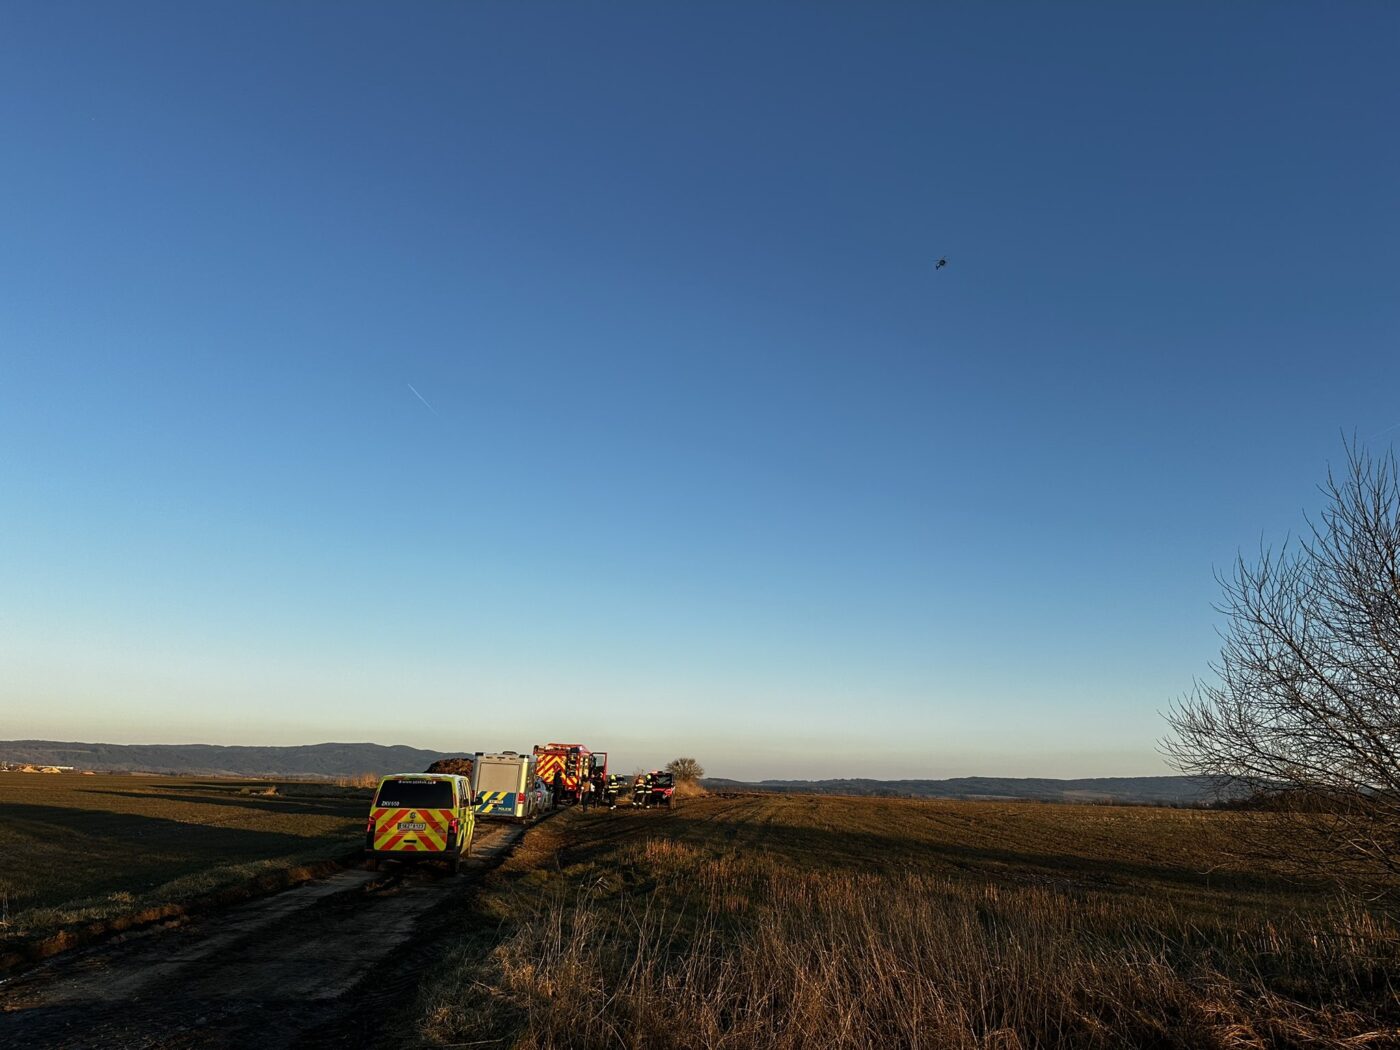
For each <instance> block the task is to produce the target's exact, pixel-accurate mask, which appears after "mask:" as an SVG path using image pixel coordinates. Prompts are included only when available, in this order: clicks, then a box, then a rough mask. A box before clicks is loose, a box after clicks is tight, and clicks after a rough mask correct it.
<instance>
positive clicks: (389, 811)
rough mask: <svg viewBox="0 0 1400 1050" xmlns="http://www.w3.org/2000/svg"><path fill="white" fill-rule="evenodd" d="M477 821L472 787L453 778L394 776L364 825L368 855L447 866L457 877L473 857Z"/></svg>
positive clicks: (377, 793) (382, 783)
mask: <svg viewBox="0 0 1400 1050" xmlns="http://www.w3.org/2000/svg"><path fill="white" fill-rule="evenodd" d="M475 831H476V815H475V814H474V813H473V812H472V791H471V785H470V784H469V783H468V781H467V778H466V777H462V776H457V775H456V774H454V773H394V774H392V775H390V776H387V777H385V778H384V779H383V780H381V781H380V782H379V788H378V790H377V791H375V793H374V805H373V806H372V807H371V808H370V811H369V821H368V823H366V825H365V855H366V856H367V857H368V858H369V860H370V863H371V864H377V863H378V862H379V861H381V860H399V861H413V860H436V861H445V862H446V863H447V865H448V867H449V868H451V869H452V870H453V871H457V872H460V871H461V870H462V862H463V861H464V860H465V859H466V857H467V854H468V853H469V852H471V846H472V834H473V833H474V832H475Z"/></svg>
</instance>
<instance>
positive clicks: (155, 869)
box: [0, 773, 369, 956]
mask: <svg viewBox="0 0 1400 1050" xmlns="http://www.w3.org/2000/svg"><path fill="white" fill-rule="evenodd" d="M273 789H274V786H273V785H271V784H270V783H269V782H267V781H261V782H257V781H238V780H200V779H186V778H179V777H154V776H152V777H142V776H78V775H53V774H49V775H45V774H33V773H0V815H2V816H3V819H0V857H3V858H4V859H5V863H4V865H3V867H0V923H3V925H0V956H3V955H5V954H6V952H5V949H6V947H7V945H10V946H12V945H14V944H15V943H17V942H32V941H33V940H34V939H35V938H42V937H46V936H52V935H55V934H60V935H61V934H62V933H63V932H64V931H71V930H73V929H75V928H79V927H84V926H91V925H95V924H101V923H104V922H109V921H112V920H115V919H118V918H120V917H127V918H129V917H133V916H134V917H140V916H142V915H143V914H144V915H145V916H146V917H155V916H157V915H159V914H161V913H171V912H172V911H173V910H174V909H178V908H179V907H181V906H183V905H184V904H185V903H187V902H189V901H191V900H193V899H195V898H198V897H200V896H202V895H206V894H210V893H213V892H217V891H221V890H227V889H229V888H230V887H236V886H240V885H245V884H249V883H251V882H252V881H253V880H255V879H258V878H271V877H274V876H277V875H285V874H286V873H287V872H288V870H289V869H295V868H297V867H302V866H309V867H311V868H313V869H314V866H315V865H316V864H317V862H323V861H326V860H328V859H330V858H334V857H338V856H342V855H344V854H346V853H347V852H349V851H351V850H353V849H355V848H357V847H358V846H359V845H360V838H359V833H360V832H361V831H362V829H363V827H364V814H365V808H366V805H367V800H368V797H369V796H368V792H364V791H351V790H346V789H340V788H336V787H333V786H330V785H318V784H280V785H276V786H275V790H276V792H277V793H276V794H266V793H265V792H268V791H269V790H273Z"/></svg>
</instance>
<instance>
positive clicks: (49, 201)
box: [0, 3, 1400, 777]
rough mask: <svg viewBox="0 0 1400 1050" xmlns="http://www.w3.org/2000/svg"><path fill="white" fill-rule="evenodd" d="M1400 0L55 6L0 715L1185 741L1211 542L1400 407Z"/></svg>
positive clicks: (432, 735) (34, 128)
mask: <svg viewBox="0 0 1400 1050" xmlns="http://www.w3.org/2000/svg"><path fill="white" fill-rule="evenodd" d="M1398 37H1400V11H1397V10H1396V9H1395V8H1394V7H1392V6H1390V5H1384V4H1355V5H1350V6H1340V7H1339V6H1337V5H1328V4H1314V5H1245V4H1232V5H1223V4H1197V5H1191V4H1162V5H1155V6H1154V5H1147V4H1132V5H1105V4H1089V5H1083V6H1080V7H1075V6H1074V5H1069V4H1059V5H1030V4H1024V5H1018V4H978V5H973V4H948V5H923V4H795V5H786V4H763V3H759V4H755V3H742V4H737V3H736V4H729V5H725V4H703V5H701V4H696V5H655V4H622V3H618V4H560V5H549V4H543V3H531V4H483V3H473V4H450V5H449V4H424V5H417V6H413V5H395V6H392V7H391V6H386V5H345V4H334V5H332V4H329V3H321V4H316V3H308V4H298V5H284V4H261V5H259V4H201V5H183V4H166V5H139V4H125V5H99V4H92V5H82V6H80V5H72V4H44V5H27V6H26V7H24V8H22V9H16V10H13V11H11V12H10V13H9V15H8V16H7V19H6V32H5V33H4V35H3V38H0V170H3V171H4V173H5V176H4V179H5V195H4V198H5V199H4V204H3V206H0V289H3V291H2V292H0V712H3V715H2V716H0V737H3V738H13V737H28V736H37V737H54V738H63V739H106V740H114V741H162V742H178V741H190V740H201V741H212V742H222V743H292V742H311V741H317V740H329V739H339V740H346V739H350V740H362V739H363V740H378V741H381V742H384V743H411V744H416V745H420V746H426V747H439V748H442V749H455V748H459V747H464V746H469V747H481V748H497V747H512V746H528V745H529V744H530V743H533V742H535V741H537V740H541V739H543V738H545V737H549V738H554V739H558V738H569V739H581V740H584V741H585V742H588V743H591V744H593V745H594V746H597V747H608V748H611V750H612V751H613V752H614V753H615V755H616V756H617V757H618V760H620V761H622V762H623V763H625V764H627V765H629V766H630V765H652V764H655V763H657V762H660V761H663V760H665V759H667V758H670V757H672V756H673V755H675V754H678V753H686V754H695V755H697V756H698V757H700V758H701V760H702V761H703V762H704V763H705V765H706V766H707V767H708V769H709V770H710V771H711V772H712V773H715V774H718V775H730V776H759V775H769V776H812V777H821V776H844V775H867V776H949V775H961V774H972V773H986V774H996V775H1052V776H1054V775H1116V774H1134V773H1154V772H1159V771H1161V770H1162V769H1163V768H1164V767H1163V765H1162V763H1161V760H1160V759H1159V757H1158V756H1157V754H1156V752H1155V741H1156V740H1157V738H1158V737H1159V736H1160V735H1161V734H1162V731H1163V727H1162V724H1161V720H1160V717H1159V712H1160V710H1161V709H1162V708H1163V707H1164V706H1165V705H1166V704H1167V703H1168V702H1169V700H1170V699H1171V698H1172V697H1174V696H1176V695H1178V694H1179V693H1181V692H1182V691H1184V690H1185V689H1186V688H1187V687H1189V685H1190V682H1191V679H1192V676H1194V675H1199V674H1203V673H1205V672H1206V664H1207V662H1208V661H1209V659H1210V658H1211V657H1212V656H1213V655H1214V653H1215V651H1216V649H1217V647H1218V646H1217V639H1216V636H1215V634H1214V632H1215V630H1216V628H1217V627H1218V626H1219V619H1218V617H1217V616H1216V614H1215V613H1214V612H1213V611H1212V609H1211V603H1212V601H1213V600H1214V599H1215V598H1216V597H1217V594H1218V588H1217V587H1216V585H1215V583H1214V582H1213V579H1212V571H1213V569H1215V568H1217V567H1221V566H1225V565H1228V563H1229V562H1230V561H1231V559H1232V558H1233V557H1234V554H1235V552H1236V550H1237V549H1239V548H1245V549H1249V548H1251V547H1255V546H1256V545H1257V544H1258V543H1259V542H1260V541H1261V538H1262V539H1263V540H1264V541H1266V542H1275V541H1278V540H1281V539H1282V538H1283V537H1284V536H1286V535H1287V534H1288V532H1289V531H1290V530H1294V531H1296V529H1297V528H1298V527H1299V526H1300V525H1301V523H1302V514H1303V512H1304V511H1305V510H1307V509H1309V508H1312V507H1315V506H1316V505H1317V502H1318V495H1317V491H1316V483H1317V482H1318V481H1319V480H1320V479H1321V477H1322V475H1323V473H1324V471H1325V469H1326V465H1327V463H1328V461H1329V460H1331V461H1336V460H1337V459H1338V458H1339V457H1340V456H1341V454H1342V438H1341V435H1342V434H1344V433H1345V434H1352V433H1355V434H1357V435H1358V436H1359V437H1361V438H1362V439H1363V440H1369V441H1370V442H1371V443H1372V446H1373V447H1383V446H1385V445H1387V444H1389V443H1390V441H1391V440H1392V438H1397V439H1400V429H1396V430H1387V428H1390V427H1392V426H1394V425H1395V424H1397V423H1400V396H1397V391H1400V355H1397V353H1396V346H1397V335H1398V334H1400V307H1397V300H1396V296H1395V294H1394V292H1395V287H1396V278H1397V274H1398V273H1400V265H1397V264H1400V257H1398V256H1400V251H1398V250H1397V245H1400V209H1397V204H1396V194H1395V187H1396V186H1397V185H1400V137H1397V136H1396V135H1395V134H1394V115H1395V113H1396V112H1397V104H1400V90H1398V89H1400V68H1397V64H1396V63H1395V62H1394V53H1395V46H1396V43H1397V38H1398ZM945 255H946V256H947V258H948V259H949V264H948V266H947V267H946V268H945V269H942V270H939V271H937V272H935V270H934V265H933V264H934V262H935V261H936V260H937V259H938V258H939V257H940V256H945ZM410 386H411V387H412V388H414V389H416V390H417V391H418V392H420V393H421V395H422V398H423V399H425V400H426V402H427V404H424V402H423V401H421V400H419V398H418V397H417V396H415V394H414V393H413V389H410ZM429 406H431V407H429Z"/></svg>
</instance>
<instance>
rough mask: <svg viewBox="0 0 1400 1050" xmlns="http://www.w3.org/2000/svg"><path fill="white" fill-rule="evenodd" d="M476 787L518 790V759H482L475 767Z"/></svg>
mask: <svg viewBox="0 0 1400 1050" xmlns="http://www.w3.org/2000/svg"><path fill="white" fill-rule="evenodd" d="M476 789H477V791H519V790H520V761H519V760H518V759H511V760H509V761H507V762H492V761H491V760H490V759H484V760H482V763H481V765H480V766H479V767H478V769H477V774H476Z"/></svg>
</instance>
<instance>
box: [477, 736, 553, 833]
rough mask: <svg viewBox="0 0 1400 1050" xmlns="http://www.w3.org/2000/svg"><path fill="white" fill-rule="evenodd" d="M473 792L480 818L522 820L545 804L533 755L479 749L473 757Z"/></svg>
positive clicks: (534, 814) (521, 822)
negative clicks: (489, 751) (492, 752)
mask: <svg viewBox="0 0 1400 1050" xmlns="http://www.w3.org/2000/svg"><path fill="white" fill-rule="evenodd" d="M472 796H473V797H474V798H475V799H476V815H477V816H478V817H481V818H482V819H483V820H512V821H515V822H516V823H517V824H524V823H526V822H527V821H530V820H533V819H534V818H535V817H537V816H539V813H540V810H541V809H543V808H544V785H543V784H542V783H541V782H540V780H539V778H538V777H537V776H536V775H535V756H534V755H521V754H517V753H516V752H514V751H502V752H500V753H499V754H495V755H488V754H485V753H483V752H481V751H478V752H477V753H476V755H475V757H474V758H473V759H472Z"/></svg>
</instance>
